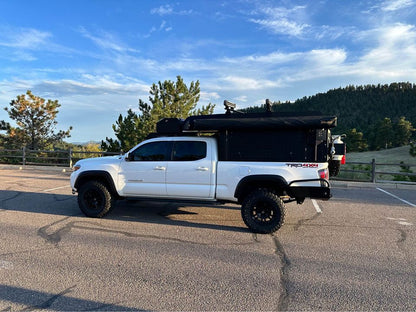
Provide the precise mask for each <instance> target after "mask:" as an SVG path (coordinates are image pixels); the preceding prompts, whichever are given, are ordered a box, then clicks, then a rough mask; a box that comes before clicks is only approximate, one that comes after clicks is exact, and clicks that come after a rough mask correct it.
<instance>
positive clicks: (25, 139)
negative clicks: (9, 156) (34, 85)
mask: <svg viewBox="0 0 416 312" xmlns="http://www.w3.org/2000/svg"><path fill="white" fill-rule="evenodd" d="M26 96H27V97H26ZM60 106H61V105H60V104H59V103H58V100H55V101H52V100H47V101H45V99H43V98H41V97H38V96H35V95H34V94H32V92H31V91H30V90H28V91H27V92H26V94H22V95H18V96H17V98H16V99H15V100H12V101H11V102H10V108H7V107H6V108H4V109H5V110H6V111H7V112H8V114H9V117H10V118H11V119H12V120H15V121H16V124H17V127H16V128H15V127H10V128H9V130H8V138H7V139H8V143H9V144H10V145H12V146H14V147H21V146H26V147H28V148H30V149H43V148H47V147H50V145H52V144H54V143H57V142H61V141H62V140H63V139H64V138H67V137H70V131H71V130H72V127H70V128H69V129H68V130H66V131H63V130H60V131H59V132H58V133H55V128H56V125H57V123H58V122H57V121H56V116H57V114H58V112H59V111H58V108H59V107H60Z"/></svg>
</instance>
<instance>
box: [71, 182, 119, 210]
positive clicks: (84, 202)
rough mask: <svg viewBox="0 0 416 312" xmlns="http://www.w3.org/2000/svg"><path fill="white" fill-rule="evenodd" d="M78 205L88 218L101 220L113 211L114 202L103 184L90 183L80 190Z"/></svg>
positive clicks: (82, 186)
mask: <svg viewBox="0 0 416 312" xmlns="http://www.w3.org/2000/svg"><path fill="white" fill-rule="evenodd" d="M78 205H79V208H80V209H81V211H82V212H83V213H84V214H85V215H86V216H88V217H92V218H101V217H104V216H105V215H106V214H107V213H109V212H110V211H111V210H112V208H113V205H114V200H113V197H112V196H111V193H110V191H109V190H108V188H107V187H106V186H105V185H104V184H103V183H101V182H99V181H88V182H86V183H84V184H82V185H81V187H80V189H79V190H78Z"/></svg>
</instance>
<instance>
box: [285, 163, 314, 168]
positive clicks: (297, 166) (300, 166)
mask: <svg viewBox="0 0 416 312" xmlns="http://www.w3.org/2000/svg"><path fill="white" fill-rule="evenodd" d="M286 166H288V167H290V168H318V164H286Z"/></svg>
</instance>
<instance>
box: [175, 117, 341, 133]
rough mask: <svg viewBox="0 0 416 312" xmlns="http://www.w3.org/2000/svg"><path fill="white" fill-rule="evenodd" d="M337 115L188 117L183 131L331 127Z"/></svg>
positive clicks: (333, 125) (335, 123)
mask: <svg viewBox="0 0 416 312" xmlns="http://www.w3.org/2000/svg"><path fill="white" fill-rule="evenodd" d="M336 125H337V117H335V116H315V115H299V114H296V115H293V114H281V113H270V114H244V115H243V114H241V115H235V114H233V115H221V114H219V115H207V116H192V117H188V118H187V119H186V120H185V121H184V123H183V131H209V130H212V131H222V130H249V129H250V130H255V129H262V130H278V129H291V128H297V129H329V128H333V127H336Z"/></svg>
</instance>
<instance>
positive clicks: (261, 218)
mask: <svg viewBox="0 0 416 312" xmlns="http://www.w3.org/2000/svg"><path fill="white" fill-rule="evenodd" d="M241 216H242V217H243V221H244V223H245V224H246V225H247V227H248V228H249V229H250V230H252V231H253V232H255V233H263V234H268V233H273V232H276V231H277V230H278V229H279V228H280V227H281V226H282V225H283V223H284V218H285V206H284V204H283V202H282V200H281V199H280V197H279V196H277V195H276V194H274V193H273V192H271V191H268V190H256V191H254V192H252V193H251V194H250V195H248V196H247V198H246V199H245V200H244V201H243V204H242V206H241Z"/></svg>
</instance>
